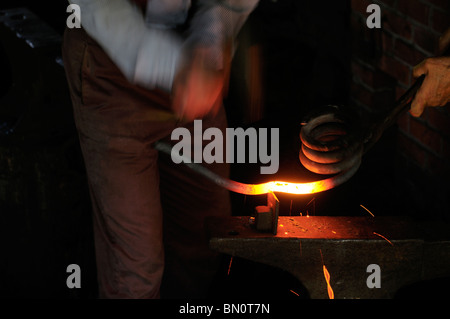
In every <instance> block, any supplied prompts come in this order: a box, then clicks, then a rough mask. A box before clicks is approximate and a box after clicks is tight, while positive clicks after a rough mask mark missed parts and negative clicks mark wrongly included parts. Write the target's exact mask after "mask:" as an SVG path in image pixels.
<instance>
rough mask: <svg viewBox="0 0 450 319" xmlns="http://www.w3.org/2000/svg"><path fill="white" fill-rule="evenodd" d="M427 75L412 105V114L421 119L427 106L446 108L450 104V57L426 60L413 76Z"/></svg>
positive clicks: (414, 71)
mask: <svg viewBox="0 0 450 319" xmlns="http://www.w3.org/2000/svg"><path fill="white" fill-rule="evenodd" d="M422 74H425V75H426V76H425V80H424V81H423V83H422V86H421V87H420V89H419V91H418V92H417V94H416V96H415V98H414V100H413V102H412V103H411V110H410V113H411V115H412V116H415V117H419V116H420V115H422V113H423V110H424V109H425V107H427V106H444V105H446V104H447V103H448V102H450V57H437V58H429V59H425V60H424V61H423V62H422V63H420V64H419V65H417V66H416V67H414V70H413V76H414V77H416V78H417V77H419V76H421V75H422Z"/></svg>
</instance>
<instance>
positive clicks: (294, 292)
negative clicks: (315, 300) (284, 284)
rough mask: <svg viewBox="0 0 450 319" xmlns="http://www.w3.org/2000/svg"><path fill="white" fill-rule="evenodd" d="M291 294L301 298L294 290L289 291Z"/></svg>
mask: <svg viewBox="0 0 450 319" xmlns="http://www.w3.org/2000/svg"><path fill="white" fill-rule="evenodd" d="M289 291H290V292H292V293H293V294H294V295H296V296H298V297H300V295H299V294H298V293H296V292H295V291H294V290H292V289H291V290H289Z"/></svg>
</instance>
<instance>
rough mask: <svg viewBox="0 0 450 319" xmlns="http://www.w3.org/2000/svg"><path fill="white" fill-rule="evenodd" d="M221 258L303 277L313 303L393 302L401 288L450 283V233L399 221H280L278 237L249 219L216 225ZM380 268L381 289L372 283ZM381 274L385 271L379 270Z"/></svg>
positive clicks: (213, 243) (214, 245) (438, 226)
mask: <svg viewBox="0 0 450 319" xmlns="http://www.w3.org/2000/svg"><path fill="white" fill-rule="evenodd" d="M208 229H209V233H210V234H209V235H210V247H211V249H213V250H216V251H219V252H222V253H225V254H229V255H231V256H237V257H241V258H245V259H248V260H251V261H255V262H260V263H263V264H267V265H270V266H275V267H278V268H281V269H283V270H286V271H288V272H290V273H292V274H293V275H294V276H295V277H297V278H298V279H299V280H300V281H301V282H302V283H303V285H304V286H305V287H306V289H307V290H308V291H309V294H310V296H311V298H313V299H315V298H328V292H327V283H326V281H325V278H324V273H323V266H324V265H325V266H326V268H327V269H328V271H329V273H330V275H331V282H330V283H331V286H332V288H333V290H334V295H335V298H341V299H342V298H363V299H366V298H392V297H394V295H395V293H396V292H397V290H398V289H400V288H401V287H403V286H405V285H408V284H412V283H415V282H419V281H423V280H428V279H434V278H439V277H446V276H450V225H447V224H442V223H432V222H429V223H423V222H415V221H413V220H410V219H406V218H397V217H375V218H374V217H316V216H314V217H313V216H311V217H279V222H278V232H277V235H273V234H269V233H261V232H257V231H256V230H255V229H254V228H253V226H252V225H251V224H250V223H249V217H247V216H242V217H231V218H220V219H216V218H211V219H210V220H209V221H208ZM373 265H376V267H375V268H377V267H379V271H378V272H379V276H380V278H378V280H379V287H377V285H373V284H372V283H371V280H372V277H371V275H372V271H373V269H375V268H374V266H373ZM377 269H378V268H377Z"/></svg>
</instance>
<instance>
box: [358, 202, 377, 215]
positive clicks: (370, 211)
mask: <svg viewBox="0 0 450 319" xmlns="http://www.w3.org/2000/svg"><path fill="white" fill-rule="evenodd" d="M359 206H361V207H362V208H364V209H365V210H366V211H367V212H368V213H369V214H370V215H372V217H375V215H374V214H372V212H371V211H370V210H368V209H367V208H366V207H364V205H359Z"/></svg>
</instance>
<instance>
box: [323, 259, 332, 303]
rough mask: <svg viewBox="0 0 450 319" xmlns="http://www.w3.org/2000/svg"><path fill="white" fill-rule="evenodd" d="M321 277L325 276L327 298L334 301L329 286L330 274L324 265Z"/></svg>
mask: <svg viewBox="0 0 450 319" xmlns="http://www.w3.org/2000/svg"><path fill="white" fill-rule="evenodd" d="M323 275H324V276H325V281H326V282H327V291H328V298H330V299H334V292H333V288H331V285H330V273H329V272H328V270H327V267H325V265H323Z"/></svg>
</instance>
